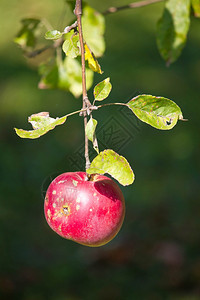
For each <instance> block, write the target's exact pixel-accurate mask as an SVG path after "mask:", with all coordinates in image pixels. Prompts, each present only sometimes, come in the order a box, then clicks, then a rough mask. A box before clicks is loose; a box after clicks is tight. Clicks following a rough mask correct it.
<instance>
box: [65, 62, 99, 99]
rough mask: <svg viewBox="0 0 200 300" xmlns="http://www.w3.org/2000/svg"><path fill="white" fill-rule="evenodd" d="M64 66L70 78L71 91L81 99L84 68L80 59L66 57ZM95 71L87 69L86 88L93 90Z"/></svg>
mask: <svg viewBox="0 0 200 300" xmlns="http://www.w3.org/2000/svg"><path fill="white" fill-rule="evenodd" d="M64 66H65V69H66V71H67V75H68V78H69V90H70V92H71V93H72V94H73V95H74V96H75V97H79V96H80V95H81V94H82V68H81V63H80V62H79V61H78V59H73V58H71V57H66V58H65V61H64ZM93 74H94V73H93V71H92V70H90V69H88V68H86V88H87V90H88V89H89V88H91V86H92V83H93Z"/></svg>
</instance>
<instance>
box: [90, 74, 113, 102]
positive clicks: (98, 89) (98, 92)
mask: <svg viewBox="0 0 200 300" xmlns="http://www.w3.org/2000/svg"><path fill="white" fill-rule="evenodd" d="M111 89H112V85H111V83H110V78H109V77H108V78H106V79H104V80H103V81H101V82H99V83H98V84H97V85H96V86H95V88H94V99H95V100H98V101H102V100H104V99H105V98H107V97H108V96H109V94H110V91H111Z"/></svg>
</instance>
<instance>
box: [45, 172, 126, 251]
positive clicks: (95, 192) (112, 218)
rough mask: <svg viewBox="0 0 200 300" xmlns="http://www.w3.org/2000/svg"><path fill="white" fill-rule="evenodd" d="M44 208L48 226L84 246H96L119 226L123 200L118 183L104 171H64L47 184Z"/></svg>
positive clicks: (116, 230)
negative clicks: (92, 172)
mask: <svg viewBox="0 0 200 300" xmlns="http://www.w3.org/2000/svg"><path fill="white" fill-rule="evenodd" d="M44 212H45V217H46V220H47V223H48V224H49V226H50V227H51V228H52V229H53V230H54V231H55V232H56V233H57V234H59V235H60V236H62V237H64V238H66V239H69V240H73V241H74V242H77V243H80V244H82V245H85V246H90V247H98V246H102V245H105V244H106V243H108V242H109V241H110V240H112V239H113V238H114V237H115V236H116V234H117V233H118V231H119V230H120V228H121V226H122V223H123V220H124V214H125V203H124V197H123V194H122V191H121V190H120V188H119V186H118V185H117V184H116V183H115V182H114V181H113V180H112V179H110V178H108V177H106V176H104V175H98V174H93V175H91V176H90V179H89V180H88V178H87V175H86V173H85V172H68V173H63V174H61V175H59V176H58V177H56V178H55V179H54V180H53V181H52V182H51V184H50V185H49V187H48V190H47V192H46V197H45V202H44Z"/></svg>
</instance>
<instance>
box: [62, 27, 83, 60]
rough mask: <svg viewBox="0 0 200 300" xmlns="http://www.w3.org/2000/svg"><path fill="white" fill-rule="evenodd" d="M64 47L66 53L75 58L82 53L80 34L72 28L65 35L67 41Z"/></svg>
mask: <svg viewBox="0 0 200 300" xmlns="http://www.w3.org/2000/svg"><path fill="white" fill-rule="evenodd" d="M62 49H63V51H64V52H65V54H66V55H67V56H69V57H71V58H75V57H77V56H78V55H80V48H79V35H78V34H77V33H74V30H71V31H70V32H68V33H67V34H66V35H65V41H64V43H63V46H62Z"/></svg>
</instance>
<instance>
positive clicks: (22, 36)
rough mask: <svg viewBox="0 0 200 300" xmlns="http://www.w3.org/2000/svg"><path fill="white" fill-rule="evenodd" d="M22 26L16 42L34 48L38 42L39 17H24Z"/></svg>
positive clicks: (21, 45) (23, 46)
mask: <svg viewBox="0 0 200 300" xmlns="http://www.w3.org/2000/svg"><path fill="white" fill-rule="evenodd" d="M21 23H22V28H21V29H20V31H19V32H18V34H17V36H16V37H15V39H14V42H15V43H16V44H18V45H19V46H20V47H22V48H33V47H35V44H36V39H37V35H38V29H39V25H40V24H41V21H40V20H39V19H33V18H28V19H23V20H21Z"/></svg>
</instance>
